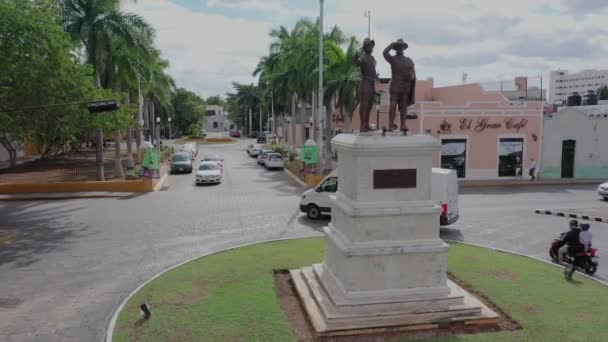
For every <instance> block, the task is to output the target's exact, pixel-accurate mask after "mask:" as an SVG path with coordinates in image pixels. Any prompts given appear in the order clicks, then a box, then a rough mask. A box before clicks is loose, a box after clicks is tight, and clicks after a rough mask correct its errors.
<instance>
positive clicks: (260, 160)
mask: <svg viewBox="0 0 608 342" xmlns="http://www.w3.org/2000/svg"><path fill="white" fill-rule="evenodd" d="M272 152H274V150H270V149H267V148H264V149H262V150H261V151H260V153H259V154H258V165H262V166H264V157H266V156H267V155H268V153H272Z"/></svg>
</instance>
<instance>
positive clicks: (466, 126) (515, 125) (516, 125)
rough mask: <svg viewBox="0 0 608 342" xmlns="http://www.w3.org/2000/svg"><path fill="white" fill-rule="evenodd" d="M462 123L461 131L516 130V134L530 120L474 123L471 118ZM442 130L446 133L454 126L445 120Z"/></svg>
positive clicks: (485, 119) (479, 120) (483, 119)
mask: <svg viewBox="0 0 608 342" xmlns="http://www.w3.org/2000/svg"><path fill="white" fill-rule="evenodd" d="M459 122H460V130H461V131H466V130H471V129H472V130H474V131H475V132H479V133H481V132H483V131H485V130H486V129H501V128H503V127H504V128H506V129H508V130H514V131H515V132H518V133H519V131H520V130H521V129H522V128H524V127H526V124H527V123H528V119H526V118H521V119H513V118H507V119H504V120H502V121H490V119H488V118H480V119H477V120H476V121H473V119H469V118H462V119H460V120H459ZM440 128H441V130H442V131H444V132H447V131H451V128H452V125H451V124H450V123H449V122H448V121H447V119H443V122H442V123H441V127H440Z"/></svg>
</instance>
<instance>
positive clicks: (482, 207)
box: [0, 140, 608, 341]
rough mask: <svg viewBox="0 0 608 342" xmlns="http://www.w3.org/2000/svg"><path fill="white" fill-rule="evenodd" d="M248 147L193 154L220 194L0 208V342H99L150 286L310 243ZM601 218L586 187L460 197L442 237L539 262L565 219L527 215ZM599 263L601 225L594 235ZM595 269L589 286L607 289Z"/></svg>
mask: <svg viewBox="0 0 608 342" xmlns="http://www.w3.org/2000/svg"><path fill="white" fill-rule="evenodd" d="M247 143H248V140H243V141H242V142H241V143H240V144H237V145H230V146H204V147H200V148H199V156H198V158H197V159H198V160H200V158H201V157H202V156H203V155H205V154H219V155H221V156H222V157H223V158H224V159H225V161H224V170H225V172H224V179H223V182H222V184H220V185H209V186H200V187H196V186H194V184H193V180H194V176H193V175H171V176H170V177H169V179H168V180H167V182H166V183H165V186H164V187H163V189H162V191H160V192H157V193H150V194H144V195H140V196H134V197H132V198H128V199H114V198H107V199H94V200H85V199H81V200H67V201H30V202H28V201H20V202H0V229H2V230H9V231H12V232H16V233H17V238H16V240H15V241H13V242H11V243H9V244H7V245H0V340H1V341H100V340H101V339H102V338H103V337H104V335H105V329H106V327H107V325H108V323H109V321H110V318H111V316H112V314H113V312H114V310H115V309H116V308H117V306H118V305H119V304H120V302H121V301H122V300H123V299H124V298H125V297H126V296H127V295H128V294H129V293H130V292H131V291H132V290H133V289H135V288H136V287H137V286H138V285H139V284H141V283H142V282H143V281H145V280H146V279H148V278H149V277H151V276H153V275H154V274H156V273H158V272H160V271H162V270H164V269H166V268H167V267H170V266H172V265H175V264H178V263H180V262H183V261H185V260H188V259H191V258H194V257H197V256H200V255H203V254H206V253H210V252H213V251H218V250H222V249H225V248H227V247H232V246H238V245H241V244H245V243H251V242H256V241H263V240H268V239H276V238H289V237H299V236H308V235H312V234H318V232H319V229H320V228H321V227H322V226H323V225H324V224H326V223H327V222H326V221H317V222H311V221H309V220H308V219H306V218H305V217H304V216H303V215H301V214H300V213H299V211H298V201H299V198H300V195H301V193H302V191H303V190H302V188H300V187H299V186H298V185H297V184H296V183H295V182H294V181H293V180H291V179H289V177H287V176H286V175H285V174H284V173H283V172H280V171H266V170H265V169H263V168H260V167H258V166H257V164H256V162H255V160H254V159H252V158H249V157H248V156H247V155H246V153H245V148H246V146H247ZM602 206H605V207H608V202H604V201H600V200H599V199H598V197H597V196H596V195H595V193H594V187H591V186H571V187H569V186H548V187H541V186H526V187H511V188H486V189H469V190H466V191H463V192H462V193H461V196H460V215H461V218H460V220H459V221H458V222H456V223H455V224H453V225H452V226H450V227H449V228H447V229H442V236H443V237H444V238H450V239H455V240H464V241H469V242H474V243H480V244H484V245H489V246H493V247H499V248H504V249H508V250H513V251H517V252H521V253H524V254H528V255H533V256H538V257H541V258H546V257H547V249H548V245H549V243H550V241H551V239H552V238H553V237H554V236H555V235H557V234H558V233H560V232H561V231H563V230H565V229H566V226H567V219H564V218H559V217H555V216H545V215H538V214H535V213H534V209H538V208H542V209H550V208H575V209H576V208H578V209H582V208H589V207H602ZM592 226H593V228H592V230H593V234H594V245H595V246H597V247H598V248H599V253H600V256H602V252H603V248H604V246H608V225H606V224H600V223H593V224H592ZM602 260H603V259H600V271H599V273H598V277H600V278H603V279H608V272H607V271H608V268H607V267H608V265H606V267H603V265H602Z"/></svg>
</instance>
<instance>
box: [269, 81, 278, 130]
mask: <svg viewBox="0 0 608 342" xmlns="http://www.w3.org/2000/svg"><path fill="white" fill-rule="evenodd" d="M270 111H271V112H272V134H277V123H276V122H277V120H276V118H275V115H274V90H272V91H271V92H270Z"/></svg>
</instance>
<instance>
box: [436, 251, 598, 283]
mask: <svg viewBox="0 0 608 342" xmlns="http://www.w3.org/2000/svg"><path fill="white" fill-rule="evenodd" d="M443 241H445V242H450V243H461V244H463V245H470V246H475V247H481V248H487V249H489V250H493V251H496V252H500V253H506V254H511V255H516V256H520V257H524V258H528V259H532V260H536V261H541V262H543V263H545V264H548V265H552V266H554V267H558V268H564V266H562V265H559V264H556V263H553V262H551V261H548V260H545V259H541V258H537V257H533V256H530V255H525V254H521V253H518V252H513V251H509V250H506V249H501V248H495V247H490V246H484V245H480V244H477V243H471V242H465V241H456V240H447V239H446V240H443ZM576 274H578V275H581V276H583V277H585V278H587V279H590V280H593V281H595V282H598V283H600V284H602V285H604V286H606V287H608V282H605V281H603V280H600V279H597V278H594V277H592V276H590V275H587V274H585V273H580V272H579V271H576Z"/></svg>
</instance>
